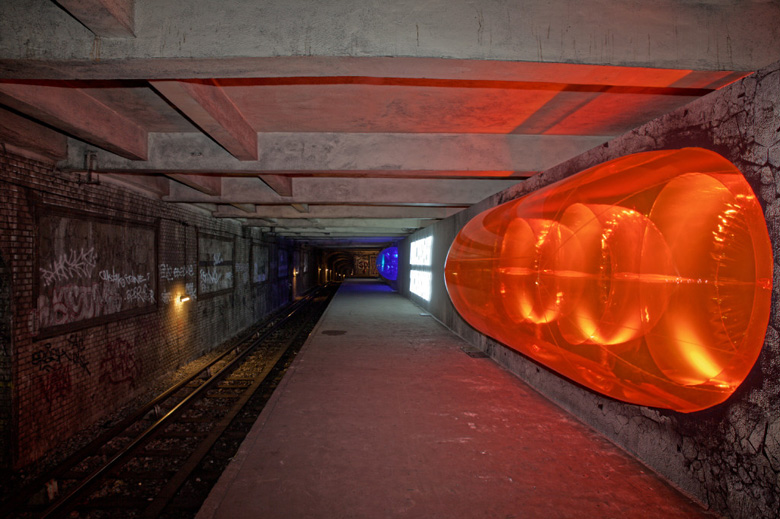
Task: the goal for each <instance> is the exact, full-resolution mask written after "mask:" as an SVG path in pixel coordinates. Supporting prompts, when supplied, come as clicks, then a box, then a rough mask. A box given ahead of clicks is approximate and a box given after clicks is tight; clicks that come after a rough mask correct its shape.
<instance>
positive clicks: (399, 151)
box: [61, 132, 610, 196]
mask: <svg viewBox="0 0 780 519" xmlns="http://www.w3.org/2000/svg"><path fill="white" fill-rule="evenodd" d="M609 139H610V137H609V136H600V135H596V136H594V135H502V134H438V133H414V134H401V133H312V132H309V133H305V132H301V133H260V134H258V145H259V147H260V149H261V150H262V151H261V152H260V156H259V157H258V159H257V160H253V161H240V160H238V159H236V158H235V157H233V156H231V155H230V154H228V153H227V152H226V151H225V150H224V149H223V148H222V147H220V146H219V145H217V144H216V143H214V142H213V141H212V140H211V139H209V138H208V137H206V136H205V135H202V134H197V133H151V134H149V158H148V160H127V159H124V158H122V157H117V156H115V155H113V154H110V153H100V152H98V164H99V165H100V168H101V170H103V171H107V172H122V171H126V172H145V173H152V172H155V173H166V172H176V173H220V174H231V173H234V174H262V173H263V172H264V171H268V172H270V173H269V175H272V176H273V175H276V176H279V177H281V176H282V175H281V174H282V173H285V172H288V173H289V174H291V175H292V174H301V173H306V174H311V175H318V174H319V175H328V174H329V173H332V174H340V173H342V172H356V173H359V174H368V175H370V174H371V173H372V172H373V171H377V172H379V173H380V174H381V173H382V172H392V171H398V172H407V171H412V172H414V171H421V172H425V173H426V174H428V175H430V176H443V177H448V176H453V177H454V176H458V177H459V176H466V175H465V172H474V175H475V176H481V175H482V174H484V173H486V172H496V176H497V177H507V174H508V173H509V174H510V175H512V174H513V173H511V172H521V173H520V175H519V176H520V177H523V176H526V174H524V173H522V172H536V171H544V170H546V169H549V168H551V167H553V166H555V165H557V164H560V163H561V162H564V161H566V160H568V159H570V158H572V157H574V156H577V155H579V154H581V153H584V152H585V151H587V150H589V149H591V148H594V147H596V146H599V145H601V144H603V143H604V142H606V141H608V140H609ZM87 148H88V147H86V146H83V145H82V144H79V143H78V142H74V143H72V144H71V146H70V147H69V149H70V152H69V159H68V161H67V162H66V163H63V164H61V166H62V167H63V168H64V169H76V170H78V169H79V168H83V156H84V152H85V151H86V149H87ZM435 172H440V173H441V175H434V173H435ZM452 172H461V174H459V175H452ZM402 175H403V176H404V177H405V178H406V177H408V175H409V174H408V173H402ZM266 176H267V175H266ZM356 176H357V175H356ZM264 180H266V182H267V183H271V182H276V183H277V184H278V185H275V186H273V188H274V189H277V188H278V189H279V190H280V191H282V192H286V191H285V190H286V189H287V188H286V186H285V185H284V184H283V183H282V182H286V181H283V180H282V178H274V179H264ZM291 188H292V185H290V189H291ZM281 196H291V195H281Z"/></svg>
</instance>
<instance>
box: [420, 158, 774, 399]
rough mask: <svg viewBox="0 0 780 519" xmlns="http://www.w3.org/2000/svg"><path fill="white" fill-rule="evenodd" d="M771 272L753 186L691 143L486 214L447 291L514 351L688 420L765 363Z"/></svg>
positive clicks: (465, 234)
mask: <svg viewBox="0 0 780 519" xmlns="http://www.w3.org/2000/svg"><path fill="white" fill-rule="evenodd" d="M412 254H413V255H414V249H413V252H412ZM421 254H422V253H421ZM772 266H773V261H772V249H771V244H770V241H769V236H768V234H767V229H766V223H765V220H764V216H763V211H762V210H761V206H760V205H759V203H758V201H757V200H756V198H755V195H754V194H753V192H752V190H751V189H750V186H749V185H748V183H747V182H746V181H745V178H744V177H743V176H742V174H741V173H740V172H739V170H737V168H736V167H734V165H733V164H731V163H730V162H729V161H728V160H726V159H724V158H723V157H721V156H720V155H718V154H716V153H714V152H711V151H707V150H703V149H699V148H686V149H682V150H667V151H656V152H648V153H639V154H635V155H629V156H626V157H622V158H619V159H616V160H612V161H609V162H606V163H604V164H601V165H598V166H596V167H593V168H590V169H588V170H585V171H583V172H581V173H579V174H577V175H574V176H572V177H570V178H568V179H564V180H562V181H560V182H557V183H555V184H552V185H550V186H547V187H545V188H544V189H541V190H539V191H536V192H534V193H531V194H529V195H527V196H525V197H523V198H520V199H518V200H514V201H511V202H508V203H505V204H502V205H500V206H497V207H495V208H492V209H490V210H488V211H485V212H483V213H481V214H479V215H477V216H476V217H475V218H474V219H473V220H471V221H470V222H469V223H468V224H466V226H464V228H463V229H462V230H461V231H460V233H459V234H458V236H457V237H456V238H455V241H454V242H453V244H452V247H451V248H450V251H449V254H448V256H447V262H446V266H445V281H446V284H447V290H448V292H449V295H450V298H451V299H452V302H453V304H454V305H455V308H456V309H457V310H458V312H460V314H461V315H462V316H463V317H464V318H465V319H466V320H467V321H468V322H469V323H470V324H471V325H472V326H474V327H475V328H477V329H478V330H480V331H482V332H483V333H485V334H487V335H490V336H492V337H494V338H496V339H498V340H500V341H502V342H503V343H505V344H507V345H508V346H510V347H511V348H513V349H515V350H517V351H519V352H521V353H523V354H525V355H528V356H529V357H531V358H533V359H535V360H537V361H538V362H540V363H542V364H544V365H546V366H547V367H549V368H551V369H553V370H555V371H557V372H558V373H560V374H562V375H564V376H566V377H568V378H570V379H572V380H574V381H576V382H578V383H580V384H582V385H584V386H586V387H588V388H590V389H592V390H594V391H598V392H599V393H602V394H604V395H607V396H610V397H613V398H616V399H619V400H623V401H626V402H630V403H634V404H641V405H647V406H654V407H663V408H669V409H674V410H677V411H682V412H691V411H697V410H700V409H705V408H707V407H711V406H713V405H715V404H718V403H720V402H723V401H724V400H726V399H727V398H728V397H729V396H730V395H731V394H732V393H733V392H734V390H735V389H736V388H737V387H738V386H739V384H740V383H742V381H743V380H744V379H745V377H746V376H747V374H748V372H749V371H750V369H751V367H752V366H753V364H754V363H755V361H756V359H757V358H758V355H759V353H760V351H761V347H762V345H763V340H764V335H765V333H766V327H767V323H768V321H769V311H770V297H771V288H772Z"/></svg>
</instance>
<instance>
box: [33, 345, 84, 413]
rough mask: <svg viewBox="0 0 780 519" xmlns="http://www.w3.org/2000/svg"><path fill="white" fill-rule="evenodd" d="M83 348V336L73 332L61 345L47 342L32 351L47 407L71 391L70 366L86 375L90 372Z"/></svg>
mask: <svg viewBox="0 0 780 519" xmlns="http://www.w3.org/2000/svg"><path fill="white" fill-rule="evenodd" d="M84 348H85V347H84V338H83V337H81V336H79V335H75V334H73V335H69V336H68V337H66V338H65V340H64V341H63V344H62V345H61V346H55V345H52V343H51V342H47V343H44V344H43V345H42V346H40V347H39V348H38V349H36V350H35V351H34V352H33V354H32V365H33V366H35V367H36V368H37V371H38V373H39V378H38V380H39V387H40V390H41V394H42V395H43V399H44V401H46V403H47V404H48V405H49V407H51V405H52V404H54V403H55V402H56V401H57V400H58V399H60V398H64V397H67V396H68V395H69V394H70V393H71V390H72V389H73V382H72V380H71V369H72V368H74V367H76V368H79V369H80V370H81V371H83V372H84V373H86V375H91V374H92V373H91V372H90V370H89V361H87V359H86V356H85V351H84Z"/></svg>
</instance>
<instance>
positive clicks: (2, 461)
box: [0, 257, 13, 482]
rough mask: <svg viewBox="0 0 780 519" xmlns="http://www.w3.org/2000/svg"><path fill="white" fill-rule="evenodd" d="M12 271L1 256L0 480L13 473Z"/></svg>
mask: <svg viewBox="0 0 780 519" xmlns="http://www.w3.org/2000/svg"><path fill="white" fill-rule="evenodd" d="M12 350H13V348H12V346H11V272H10V270H9V269H8V267H7V266H6V263H5V261H3V258H2V257H0V482H2V481H5V480H6V479H7V477H8V476H9V475H10V473H11V466H12V461H13V457H12V455H11V434H12V429H13V427H12V425H13V424H12V420H11V417H12V413H11V389H12V383H11V352H12Z"/></svg>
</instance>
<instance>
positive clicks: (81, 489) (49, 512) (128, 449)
mask: <svg viewBox="0 0 780 519" xmlns="http://www.w3.org/2000/svg"><path fill="white" fill-rule="evenodd" d="M318 291H319V290H315V291H312V293H310V294H308V295H307V296H305V297H304V298H302V299H300V300H298V301H296V302H295V303H293V305H291V307H290V309H289V312H288V313H287V315H286V316H285V317H284V318H282V319H281V320H280V321H279V322H277V323H275V324H274V325H273V326H272V327H271V328H270V329H268V330H267V331H266V332H265V333H263V334H262V335H261V336H260V337H258V338H257V339H255V340H254V341H253V342H252V344H250V345H249V346H248V347H247V348H246V349H244V351H242V352H240V353H239V354H238V355H237V356H236V357H235V358H233V359H232V360H231V361H230V362H229V363H228V364H227V365H226V366H224V367H223V368H222V369H221V370H220V371H219V372H217V373H215V374H213V375H211V376H210V377H209V378H208V379H207V380H206V381H205V382H204V383H203V384H201V385H200V386H198V387H197V388H196V389H195V390H194V391H193V392H192V393H190V394H189V395H187V396H186V397H185V398H184V399H183V400H182V401H180V402H179V403H178V404H177V405H176V406H174V407H173V408H172V409H171V410H170V411H168V412H167V413H166V414H165V415H163V416H162V417H161V418H159V419H158V420H157V421H155V422H154V423H153V424H152V425H150V426H149V427H148V428H147V429H146V430H144V431H143V432H142V433H141V434H139V435H138V436H137V437H136V438H135V439H134V440H133V441H131V442H130V443H129V444H128V445H126V446H125V447H123V448H122V449H121V450H120V451H118V452H117V453H116V454H114V456H113V457H111V459H109V460H108V461H106V462H105V463H104V464H103V465H102V466H101V467H99V468H97V469H95V470H94V471H93V472H91V473H90V474H89V475H88V476H87V477H86V478H84V479H83V480H82V481H81V482H80V483H79V484H77V485H75V486H74V487H72V488H71V489H69V491H68V492H67V493H66V494H64V495H63V496H61V497H60V498H59V499H57V500H56V501H55V502H54V503H52V504H51V505H50V506H49V507H48V508H47V509H46V510H45V511H44V512H43V514H42V515H41V516H40V517H41V519H47V518H50V517H56V516H57V515H56V514H67V513H69V512H70V511H71V510H72V509H73V508H74V507H75V506H76V505H77V503H75V500H76V499H77V498H78V497H80V496H81V495H82V494H84V493H85V492H86V491H87V490H89V489H90V488H91V487H92V486H93V485H94V484H96V483H97V482H98V481H99V480H100V479H101V478H103V477H104V476H106V475H107V474H108V473H109V472H110V471H111V470H112V469H114V468H116V467H117V466H119V465H120V464H121V462H122V461H123V460H124V459H125V458H126V457H128V456H129V455H130V454H131V453H132V452H133V451H135V449H137V448H139V447H140V446H141V445H143V444H144V443H145V442H147V441H149V440H151V439H152V437H153V435H154V434H155V433H157V432H158V431H159V430H160V429H161V428H162V427H163V426H164V425H167V424H168V423H169V422H170V421H171V420H172V419H173V418H175V417H176V416H178V415H179V414H180V413H181V412H183V411H184V410H185V409H186V407H187V406H188V405H189V404H190V403H191V402H192V401H194V400H196V399H197V398H199V397H200V395H201V394H203V393H204V392H205V391H207V390H208V389H211V387H213V386H214V385H215V384H216V383H217V382H219V381H220V380H222V379H223V378H224V377H225V376H227V375H228V374H229V373H230V372H231V371H232V370H233V369H234V368H235V367H237V366H238V365H239V364H240V362H241V361H242V360H243V359H244V358H245V357H246V356H247V355H248V354H249V353H250V352H252V351H253V350H254V349H255V348H256V347H257V346H259V345H260V344H261V343H262V342H264V341H265V340H266V339H268V337H270V336H271V335H272V334H273V333H274V332H276V331H277V330H278V329H279V328H281V327H282V326H283V325H285V324H286V323H287V322H289V321H290V320H291V319H292V318H293V317H294V316H295V315H296V314H297V313H298V312H299V311H300V310H301V309H302V308H304V306H303V305H304V304H305V303H306V302H309V301H311V299H313V297H314V294H315V293H316V292H318ZM233 349H234V348H233ZM233 349H231V350H230V351H232V350H233ZM202 372H203V370H200V371H199V373H202Z"/></svg>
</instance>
